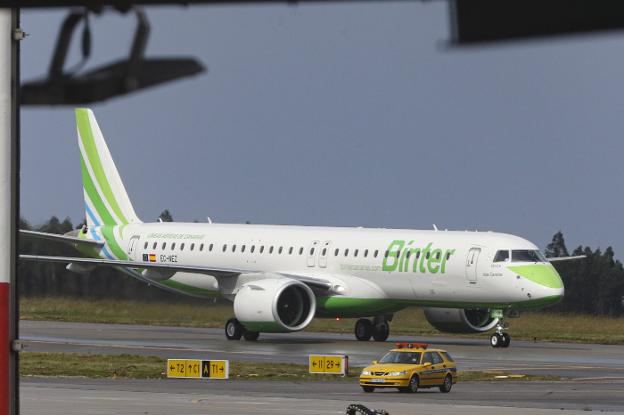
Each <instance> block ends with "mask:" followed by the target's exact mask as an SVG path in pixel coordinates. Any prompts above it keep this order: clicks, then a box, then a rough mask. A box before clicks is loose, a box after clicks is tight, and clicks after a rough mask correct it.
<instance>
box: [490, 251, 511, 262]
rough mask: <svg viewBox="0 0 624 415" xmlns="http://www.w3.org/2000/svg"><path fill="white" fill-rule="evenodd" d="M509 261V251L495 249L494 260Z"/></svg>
mask: <svg viewBox="0 0 624 415" xmlns="http://www.w3.org/2000/svg"><path fill="white" fill-rule="evenodd" d="M507 261H509V251H507V250H501V251H496V255H494V262H507Z"/></svg>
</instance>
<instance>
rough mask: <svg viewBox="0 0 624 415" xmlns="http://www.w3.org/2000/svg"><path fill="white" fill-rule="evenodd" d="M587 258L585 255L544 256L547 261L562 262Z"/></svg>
mask: <svg viewBox="0 0 624 415" xmlns="http://www.w3.org/2000/svg"><path fill="white" fill-rule="evenodd" d="M583 258H587V255H575V256H555V257H551V258H546V259H547V260H548V262H563V261H576V260H579V259H583Z"/></svg>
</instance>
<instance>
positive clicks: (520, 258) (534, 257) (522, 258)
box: [511, 249, 546, 262]
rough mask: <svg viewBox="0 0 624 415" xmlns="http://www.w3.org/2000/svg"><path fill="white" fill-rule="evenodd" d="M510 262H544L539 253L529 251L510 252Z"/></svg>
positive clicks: (517, 250)
mask: <svg viewBox="0 0 624 415" xmlns="http://www.w3.org/2000/svg"><path fill="white" fill-rule="evenodd" d="M511 261H512V262H546V258H544V255H542V253H541V252H540V251H537V250H529V249H514V250H512V251H511Z"/></svg>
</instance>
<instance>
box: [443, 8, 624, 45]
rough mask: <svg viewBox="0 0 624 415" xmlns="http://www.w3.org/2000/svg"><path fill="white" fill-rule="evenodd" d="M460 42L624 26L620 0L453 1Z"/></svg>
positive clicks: (455, 32)
mask: <svg viewBox="0 0 624 415" xmlns="http://www.w3.org/2000/svg"><path fill="white" fill-rule="evenodd" d="M451 21H452V26H453V41H454V43H456V44H459V45H469V44H478V43H485V42H498V41H509V40H526V39H532V38H542V37H551V36H563V35H572V34H582V33H593V32H604V31H611V30H622V29H624V1H622V0H455V1H454V2H452V4H451Z"/></svg>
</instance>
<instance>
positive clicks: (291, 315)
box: [234, 278, 316, 333]
mask: <svg viewBox="0 0 624 415" xmlns="http://www.w3.org/2000/svg"><path fill="white" fill-rule="evenodd" d="M315 312H316V297H314V293H313V292H312V290H311V289H310V288H309V287H308V286H307V285H305V284H303V283H302V282H300V281H297V280H294V279H291V278H268V279H263V280H257V281H252V282H248V283H246V284H243V285H242V286H241V287H240V289H239V290H238V293H237V294H236V297H234V314H235V315H236V318H237V319H238V321H240V322H241V323H242V324H243V326H245V328H246V329H247V330H250V331H257V332H264V333H288V332H291V331H299V330H303V329H304V328H306V327H307V325H308V324H310V322H311V321H312V319H313V318H314V314H315Z"/></svg>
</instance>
